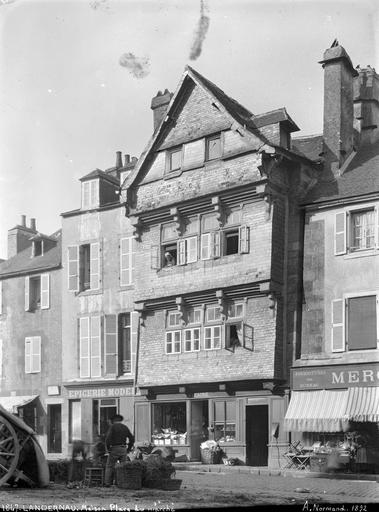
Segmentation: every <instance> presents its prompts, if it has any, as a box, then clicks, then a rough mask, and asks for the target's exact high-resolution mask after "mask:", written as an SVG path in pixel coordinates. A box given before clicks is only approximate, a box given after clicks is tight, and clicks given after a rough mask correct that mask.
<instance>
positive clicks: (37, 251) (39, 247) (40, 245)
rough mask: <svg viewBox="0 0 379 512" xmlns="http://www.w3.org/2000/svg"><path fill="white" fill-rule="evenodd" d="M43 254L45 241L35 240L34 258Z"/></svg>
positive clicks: (33, 247)
mask: <svg viewBox="0 0 379 512" xmlns="http://www.w3.org/2000/svg"><path fill="white" fill-rule="evenodd" d="M42 255H43V241H42V240H33V244H32V258H35V257H37V256H42Z"/></svg>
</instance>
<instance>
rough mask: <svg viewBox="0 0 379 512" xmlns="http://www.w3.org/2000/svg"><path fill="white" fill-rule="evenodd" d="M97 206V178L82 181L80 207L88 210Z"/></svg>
mask: <svg viewBox="0 0 379 512" xmlns="http://www.w3.org/2000/svg"><path fill="white" fill-rule="evenodd" d="M98 206H99V180H98V179H96V180H88V181H83V182H82V209H83V210H90V209H91V208H97V207H98Z"/></svg>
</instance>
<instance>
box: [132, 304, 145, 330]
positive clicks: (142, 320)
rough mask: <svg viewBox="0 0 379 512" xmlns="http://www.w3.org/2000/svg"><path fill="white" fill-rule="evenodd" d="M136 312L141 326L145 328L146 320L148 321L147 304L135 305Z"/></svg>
mask: <svg viewBox="0 0 379 512" xmlns="http://www.w3.org/2000/svg"><path fill="white" fill-rule="evenodd" d="M134 310H135V311H136V312H137V313H138V319H139V324H140V326H141V327H145V319H146V313H147V311H146V308H145V303H144V302H141V303H138V304H135V306H134Z"/></svg>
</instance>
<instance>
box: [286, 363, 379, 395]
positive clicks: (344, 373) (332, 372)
mask: <svg viewBox="0 0 379 512" xmlns="http://www.w3.org/2000/svg"><path fill="white" fill-rule="evenodd" d="M291 378H292V389H293V390H301V389H333V388H348V387H351V386H378V384H379V364H378V363H372V364H351V365H341V366H318V367H312V368H311V367H308V368H293V369H292V370H291Z"/></svg>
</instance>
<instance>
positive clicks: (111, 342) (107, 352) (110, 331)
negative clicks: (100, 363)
mask: <svg viewBox="0 0 379 512" xmlns="http://www.w3.org/2000/svg"><path fill="white" fill-rule="evenodd" d="M117 361H118V358H117V316H116V315H105V328H104V374H105V375H117V373H118V368H117V366H118V364H117Z"/></svg>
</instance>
